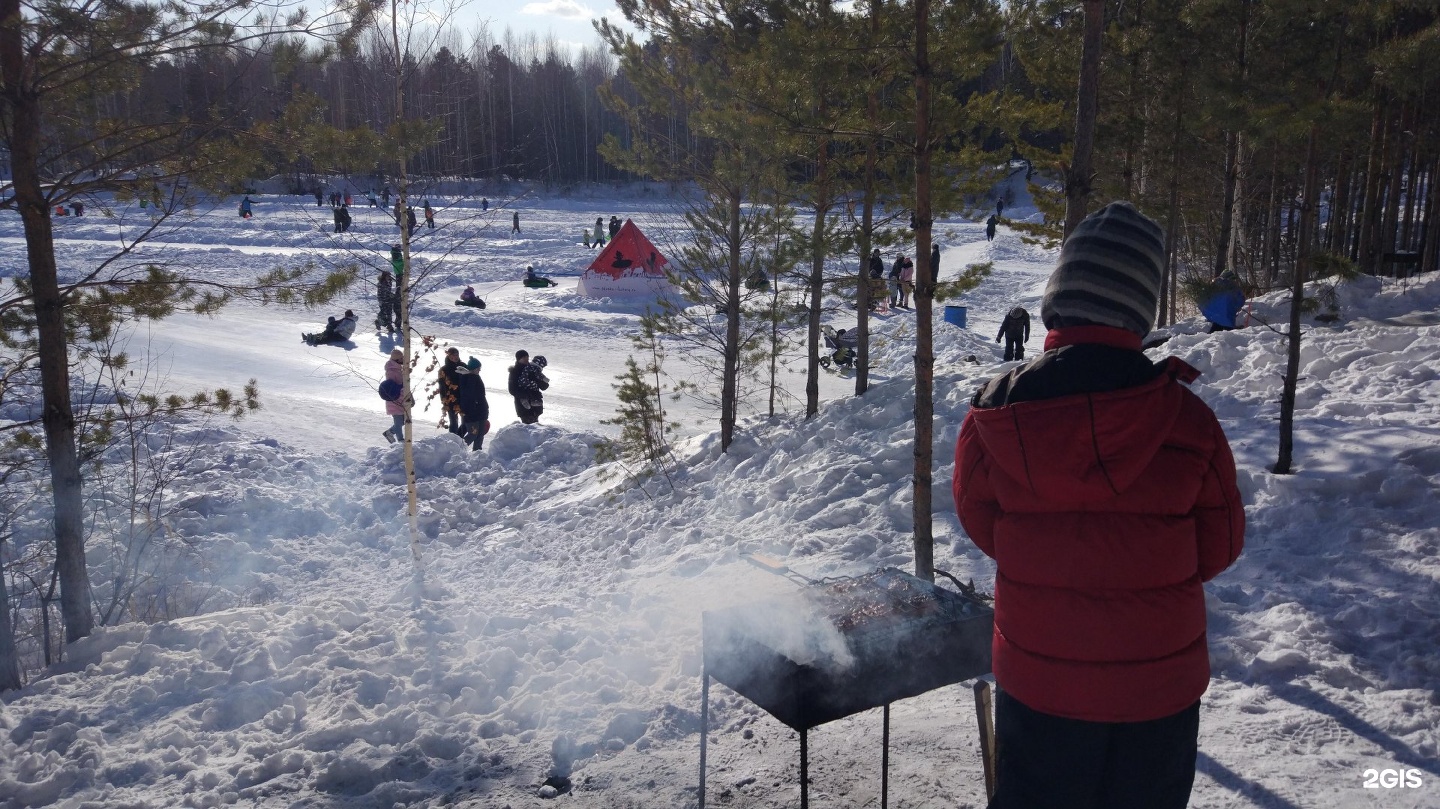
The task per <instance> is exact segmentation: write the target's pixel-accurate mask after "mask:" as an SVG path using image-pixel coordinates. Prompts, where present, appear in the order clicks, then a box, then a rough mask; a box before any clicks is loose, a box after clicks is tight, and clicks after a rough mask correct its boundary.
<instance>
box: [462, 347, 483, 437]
mask: <svg viewBox="0 0 1440 809" xmlns="http://www.w3.org/2000/svg"><path fill="white" fill-rule="evenodd" d="M457 373H458V374H459V377H458V379H459V382H460V392H459V398H460V437H461V438H463V439H465V443H467V444H469V445H470V451H471V452H475V451H478V450H479V449H480V447H481V446H482V445H483V444H484V443H485V434H486V433H488V432H490V403H489V402H487V401H486V400H485V381H484V380H482V379H481V378H480V360H477V359H475V358H474V357H471V358H470V361H469V362H467V363H466V364H465V365H463V366H461V368H459V369H458V370H457Z"/></svg>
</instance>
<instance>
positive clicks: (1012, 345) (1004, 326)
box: [995, 306, 1030, 362]
mask: <svg viewBox="0 0 1440 809" xmlns="http://www.w3.org/2000/svg"><path fill="white" fill-rule="evenodd" d="M1001 337H1004V338H1005V361H1006V362H1009V361H1010V360H1023V359H1025V344H1026V343H1028V342H1030V313H1029V312H1027V311H1025V309H1024V307H1020V306H1017V307H1015V308H1014V309H1011V310H1010V312H1009V314H1007V315H1005V319H1004V320H1003V321H1001V323H1000V332H999V333H998V334H996V335H995V342H997V343H998V342H1000V338H1001Z"/></svg>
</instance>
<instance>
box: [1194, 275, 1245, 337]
mask: <svg viewBox="0 0 1440 809" xmlns="http://www.w3.org/2000/svg"><path fill="white" fill-rule="evenodd" d="M1213 286H1214V288H1215V291H1214V292H1213V293H1211V295H1210V297H1209V298H1208V299H1206V301H1205V302H1204V303H1203V304H1201V305H1200V314H1202V315H1204V316H1205V319H1206V320H1208V321H1210V333H1211V334H1214V333H1215V332H1217V331H1230V330H1231V329H1233V328H1235V326H1236V323H1235V316H1236V315H1238V314H1239V313H1240V310H1242V309H1244V308H1245V290H1243V289H1242V288H1241V287H1240V278H1239V276H1237V275H1235V271H1234V270H1226V271H1225V272H1222V273H1220V274H1219V275H1217V276H1216V277H1215V281H1214V282H1213Z"/></svg>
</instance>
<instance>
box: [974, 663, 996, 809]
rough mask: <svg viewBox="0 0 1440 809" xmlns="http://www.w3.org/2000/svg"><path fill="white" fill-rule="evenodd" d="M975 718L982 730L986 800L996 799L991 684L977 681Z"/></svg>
mask: <svg viewBox="0 0 1440 809" xmlns="http://www.w3.org/2000/svg"><path fill="white" fill-rule="evenodd" d="M975 718H976V720H977V724H978V725H979V728H980V764H981V766H982V767H983V768H984V770H985V798H986V799H987V800H989V799H990V798H993V797H995V774H996V773H995V766H996V746H995V720H994V714H993V713H992V712H991V709H990V684H989V683H987V682H985V681H984V680H976V681H975Z"/></svg>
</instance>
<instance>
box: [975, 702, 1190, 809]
mask: <svg viewBox="0 0 1440 809" xmlns="http://www.w3.org/2000/svg"><path fill="white" fill-rule="evenodd" d="M995 730H996V738H997V744H998V747H999V765H998V768H997V775H996V788H995V797H993V798H991V799H990V804H989V807H988V809H1184V807H1185V805H1186V804H1187V803H1189V801H1190V787H1191V785H1192V784H1193V783H1194V781H1195V756H1196V747H1197V740H1198V738H1199V735H1200V702H1199V701H1198V700H1197V701H1196V702H1195V704H1193V705H1191V706H1190V707H1189V708H1186V709H1185V710H1183V711H1181V712H1179V713H1177V714H1172V715H1170V716H1167V717H1164V718H1162V719H1154V720H1151V721H1149V722H1085V721H1082V720H1079V719H1065V718H1062V717H1058V716H1051V715H1050V714H1044V713H1040V712H1039V711H1035V710H1031V709H1030V708H1028V707H1026V706H1025V705H1024V704H1023V703H1021V702H1020V701H1019V700H1017V699H1015V698H1014V697H1012V696H1010V695H1009V694H1008V693H1006V692H1004V691H1001V692H1000V696H999V698H998V700H997V702H996V706H995Z"/></svg>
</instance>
